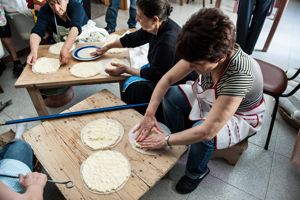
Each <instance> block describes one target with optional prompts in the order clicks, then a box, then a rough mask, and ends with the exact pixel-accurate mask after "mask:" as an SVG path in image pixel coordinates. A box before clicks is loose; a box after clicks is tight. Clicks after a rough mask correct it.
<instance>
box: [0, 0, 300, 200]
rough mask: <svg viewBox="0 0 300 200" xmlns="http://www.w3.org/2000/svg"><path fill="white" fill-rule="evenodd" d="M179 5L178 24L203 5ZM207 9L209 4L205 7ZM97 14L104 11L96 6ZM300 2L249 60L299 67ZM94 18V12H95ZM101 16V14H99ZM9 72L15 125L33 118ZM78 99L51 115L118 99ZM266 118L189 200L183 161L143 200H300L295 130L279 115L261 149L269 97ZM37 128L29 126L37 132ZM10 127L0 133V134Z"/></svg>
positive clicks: (124, 15)
mask: <svg viewBox="0 0 300 200" xmlns="http://www.w3.org/2000/svg"><path fill="white" fill-rule="evenodd" d="M178 2H179V0H177V1H174V2H173V6H174V11H173V13H172V15H171V18H173V19H174V20H175V21H177V22H178V23H179V24H181V25H182V24H184V22H185V21H186V20H187V19H188V18H189V16H190V15H191V14H192V13H194V12H195V11H197V10H198V9H200V8H201V6H202V1H200V0H195V1H194V2H193V1H191V3H190V4H188V5H184V6H179V5H178ZM223 4H224V5H222V7H221V8H222V9H223V10H224V12H226V13H227V14H228V15H230V17H231V18H232V20H233V21H236V14H233V13H232V6H233V0H227V1H224V0H223ZM207 5H208V6H209V1H207ZM99 9H105V8H104V7H103V6H100V7H99ZM299 10H300V1H299V0H291V1H290V3H289V5H288V7H287V10H286V12H285V13H284V16H283V18H282V20H281V23H280V25H279V28H278V30H277V32H276V34H275V36H274V38H273V41H272V43H271V46H270V48H269V51H268V52H266V53H263V52H260V51H255V52H254V54H253V56H254V57H256V58H261V59H263V60H265V61H268V62H270V63H273V64H276V65H278V66H280V67H282V68H284V69H287V68H290V67H297V66H298V67H299V61H300V56H299V54H298V53H299V51H300V42H299V35H298V33H299V32H300V23H299V19H300V12H299ZM93 12H97V10H95V9H94V11H93ZM102 13H104V12H103V10H102ZM127 19H128V12H127V11H119V17H118V28H119V29H120V28H127V24H126V21H127ZM95 21H96V22H97V24H98V26H99V27H104V26H105V25H106V24H105V21H104V16H102V17H98V18H96V19H95ZM271 23H272V21H271V20H270V19H268V20H267V21H266V23H265V26H264V29H263V31H262V33H261V37H260V39H259V41H258V43H257V46H256V48H257V49H261V48H262V46H263V42H264V40H265V39H266V36H267V33H268V30H269V29H270V27H271ZM11 67H12V66H9V68H8V69H7V70H6V71H5V72H4V74H3V75H2V76H1V79H0V83H1V85H2V87H3V88H4V91H5V93H4V94H0V98H1V100H2V101H4V100H7V99H13V102H14V103H13V105H11V106H10V107H8V108H6V109H5V110H4V111H2V112H1V113H0V119H14V118H16V117H18V116H19V115H22V116H25V117H31V116H36V115H37V114H36V111H35V110H34V108H33V106H32V103H31V101H30V99H29V96H28V94H27V92H26V90H24V89H16V88H14V83H15V81H16V79H14V78H12V72H11ZM74 88H75V93H76V96H75V98H74V100H73V101H72V102H71V103H69V104H68V105H66V106H64V107H63V108H58V109H50V112H51V113H57V112H60V111H62V110H64V109H65V108H67V107H69V106H71V105H73V104H75V103H77V102H78V101H80V100H82V99H84V98H86V97H87V96H89V95H91V94H93V93H94V92H96V91H99V90H101V89H103V88H108V89H109V90H111V91H112V92H113V93H115V94H116V95H118V94H119V91H118V87H117V85H116V84H106V85H95V86H80V87H74ZM266 99H267V105H268V115H266V117H265V120H264V125H263V129H262V130H261V131H260V132H258V133H257V134H256V135H255V136H253V137H252V138H251V139H250V143H249V147H248V149H247V150H246V151H245V152H244V153H243V155H242V156H241V158H240V160H239V161H238V163H237V164H236V165H235V166H230V165H228V164H226V163H225V162H224V161H222V160H212V161H211V162H210V163H209V167H210V169H211V173H210V174H209V176H208V177H207V178H205V179H204V181H203V182H202V183H201V184H200V186H199V187H198V188H197V189H196V190H195V191H194V192H192V193H191V194H189V195H179V194H177V193H176V192H174V185H175V183H176V182H177V181H178V180H179V178H180V177H181V176H182V175H183V173H184V160H181V162H178V163H177V164H176V165H175V166H174V168H173V169H172V170H171V171H170V173H169V176H168V177H167V178H165V179H162V180H161V181H159V182H158V183H157V184H156V185H155V187H154V188H152V189H151V190H150V191H149V192H148V193H146V194H145V196H143V197H142V199H144V200H148V199H155V200H163V199H178V200H179V199H188V200H193V199H214V200H215V199H220V200H221V199H222V200H224V199H231V200H234V199H237V200H240V199H243V200H257V199H266V200H281V199H285V200H298V199H300V173H299V172H297V171H295V170H294V168H293V167H292V166H291V165H290V162H289V157H290V155H291V150H292V146H293V142H294V139H295V137H296V134H297V130H296V129H294V128H292V127H290V126H289V125H287V123H286V122H285V121H283V119H282V117H281V116H280V115H277V118H276V122H275V126H274V130H273V135H272V138H271V141H270V146H269V150H268V151H266V150H264V149H263V146H264V143H265V140H266V135H267V130H268V126H269V122H270V113H271V111H270V110H271V109H272V105H273V101H272V99H271V98H270V97H267V96H266ZM36 124H38V122H35V123H30V124H29V125H30V126H35V125H36ZM9 128H14V127H13V126H7V127H0V133H2V132H4V131H5V130H7V129H9ZM46 193H47V195H46V197H45V199H62V197H61V196H60V195H59V193H58V192H57V190H55V188H54V187H53V186H52V187H50V186H49V187H47V189H46Z"/></svg>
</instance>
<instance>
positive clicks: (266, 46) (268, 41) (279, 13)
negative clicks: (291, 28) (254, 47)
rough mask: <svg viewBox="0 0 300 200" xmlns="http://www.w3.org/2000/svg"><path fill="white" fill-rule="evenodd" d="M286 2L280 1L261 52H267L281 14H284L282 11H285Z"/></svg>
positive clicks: (284, 0) (287, 0)
mask: <svg viewBox="0 0 300 200" xmlns="http://www.w3.org/2000/svg"><path fill="white" fill-rule="evenodd" d="M288 2H289V0H281V2H280V4H279V7H278V11H277V13H276V16H275V19H274V22H273V24H272V27H271V30H270V32H269V34H268V37H267V40H266V42H265V44H264V47H263V49H262V51H263V52H266V51H268V48H269V46H270V44H271V41H272V39H273V36H274V34H275V31H276V29H277V26H278V24H279V21H280V18H281V16H282V14H283V12H284V10H285V8H286V6H287V4H288Z"/></svg>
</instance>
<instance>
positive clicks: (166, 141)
mask: <svg viewBox="0 0 300 200" xmlns="http://www.w3.org/2000/svg"><path fill="white" fill-rule="evenodd" d="M170 136H171V134H169V135H167V136H166V137H165V143H166V145H167V146H168V147H170V146H171V145H170V143H169V139H170Z"/></svg>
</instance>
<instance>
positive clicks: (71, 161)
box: [24, 90, 186, 200]
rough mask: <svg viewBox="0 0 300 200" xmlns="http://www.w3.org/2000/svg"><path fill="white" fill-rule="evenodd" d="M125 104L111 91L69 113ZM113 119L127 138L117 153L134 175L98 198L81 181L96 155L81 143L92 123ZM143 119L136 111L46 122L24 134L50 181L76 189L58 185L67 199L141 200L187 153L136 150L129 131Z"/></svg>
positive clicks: (76, 106) (90, 99) (175, 149)
mask: <svg viewBox="0 0 300 200" xmlns="http://www.w3.org/2000/svg"><path fill="white" fill-rule="evenodd" d="M121 104H124V103H123V102H122V101H121V100H119V99H118V98H117V97H115V96H113V95H112V94H111V93H109V92H108V91H105V90H104V91H102V92H99V93H97V94H95V95H93V96H91V97H89V98H88V99H86V100H84V101H82V102H80V103H78V104H76V105H75V106H73V107H72V108H70V109H69V110H67V111H65V112H69V111H76V110H83V109H91V108H95V107H106V106H113V105H121ZM106 117H108V118H113V119H117V120H118V121H119V122H120V123H122V124H123V126H124V129H125V134H124V136H123V138H122V140H121V141H120V143H119V144H118V145H117V146H116V147H114V148H113V149H114V150H117V151H119V152H121V153H122V154H123V155H124V156H126V157H127V158H128V160H129V161H130V163H131V169H132V174H131V177H130V178H129V180H128V182H127V183H126V184H125V186H124V187H123V188H122V189H121V190H120V191H118V192H116V193H113V194H108V195H97V194H94V193H91V192H89V191H88V190H87V189H86V188H85V186H84V185H83V182H82V181H81V178H80V172H79V167H80V165H81V163H82V162H83V161H84V160H85V159H86V158H87V157H88V156H89V155H91V154H92V153H93V151H92V150H90V149H89V148H87V147H86V146H84V145H83V144H82V143H81V139H80V130H81V128H82V127H83V126H84V125H85V124H86V123H88V122H90V121H91V120H95V119H98V118H106ZM140 119H141V115H140V114H139V113H137V112H136V111H134V110H133V109H127V110H121V111H112V112H104V113H98V114H92V115H85V116H80V117H72V118H65V119H57V120H51V121H46V122H44V123H42V124H41V125H39V126H36V127H34V128H32V129H31V130H30V131H28V132H26V133H25V134H24V138H25V140H26V141H27V142H28V143H30V144H31V146H32V148H33V150H34V153H35V154H36V156H37V158H38V160H39V161H40V162H41V164H42V165H43V166H44V168H45V169H46V171H47V172H48V173H49V175H50V176H51V178H53V179H56V180H72V181H73V182H74V183H75V187H74V188H72V189H65V187H64V186H62V185H57V186H58V187H59V189H60V190H61V192H62V193H63V194H64V196H65V197H66V198H67V199H72V200H73V199H99V198H101V199H139V198H140V197H141V196H142V195H143V194H144V193H146V192H147V191H148V190H149V189H150V187H152V186H153V185H154V184H155V183H156V182H157V181H158V180H160V178H162V177H163V175H164V174H166V173H167V172H168V170H169V169H170V168H171V167H172V166H173V165H174V164H175V163H176V161H177V159H179V158H180V156H181V155H182V154H183V153H184V152H185V150H186V147H185V146H178V147H174V148H173V149H172V150H170V151H168V152H166V153H165V154H162V155H160V156H147V155H142V154H140V153H138V152H136V151H135V150H133V149H132V148H131V146H130V144H129V142H128V131H129V130H130V129H131V128H132V127H133V126H134V125H135V124H136V123H138V122H139V121H140Z"/></svg>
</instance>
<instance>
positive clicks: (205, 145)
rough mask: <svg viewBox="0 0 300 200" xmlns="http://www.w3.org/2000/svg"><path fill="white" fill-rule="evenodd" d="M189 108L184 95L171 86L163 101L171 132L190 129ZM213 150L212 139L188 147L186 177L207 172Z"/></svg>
mask: <svg viewBox="0 0 300 200" xmlns="http://www.w3.org/2000/svg"><path fill="white" fill-rule="evenodd" d="M190 111H191V106H190V104H189V102H188V100H187V99H186V97H185V95H184V94H183V93H182V91H181V90H180V89H179V88H178V86H172V87H171V88H170V89H169V91H168V92H167V94H166V95H165V98H164V99H163V114H164V118H165V123H166V125H167V126H168V127H169V128H170V130H171V132H172V133H174V132H178V131H182V130H185V129H187V128H190V127H191V124H192V123H191V121H189V120H188V115H189V113H190ZM202 122H203V121H198V122H196V123H194V124H193V125H192V126H198V125H200V124H201V123H202ZM214 150H215V142H214V139H212V140H210V141H201V142H198V143H194V144H191V145H190V148H189V154H188V160H187V164H186V175H187V176H188V177H190V178H193V179H197V178H199V177H200V176H201V175H202V174H203V173H205V172H206V170H207V164H208V162H209V160H210V159H211V157H212V155H213V153H214Z"/></svg>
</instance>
